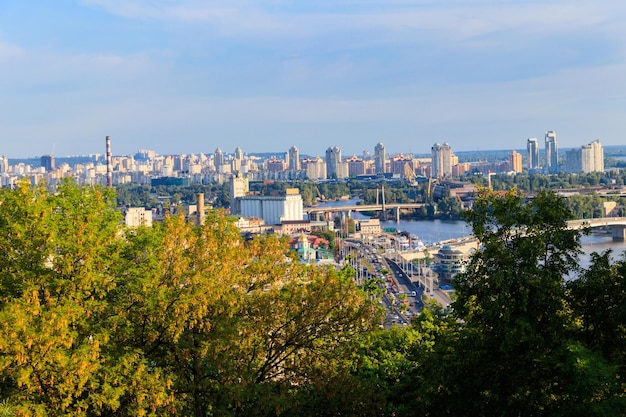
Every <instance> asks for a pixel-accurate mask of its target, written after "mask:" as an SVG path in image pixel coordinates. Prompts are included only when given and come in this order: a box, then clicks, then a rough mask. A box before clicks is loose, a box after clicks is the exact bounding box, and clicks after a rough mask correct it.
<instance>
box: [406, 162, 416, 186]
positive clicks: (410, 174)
mask: <svg viewBox="0 0 626 417" xmlns="http://www.w3.org/2000/svg"><path fill="white" fill-rule="evenodd" d="M415 177H416V175H415V171H413V168H411V166H410V165H409V163H408V162H405V163H404V179H405V180H406V181H407V182H408V183H409V185H415V184H416V181H415Z"/></svg>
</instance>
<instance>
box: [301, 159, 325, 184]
mask: <svg viewBox="0 0 626 417" xmlns="http://www.w3.org/2000/svg"><path fill="white" fill-rule="evenodd" d="M302 169H304V170H305V171H306V177H307V178H308V179H311V180H319V179H325V178H326V162H324V160H323V159H322V158H320V157H319V156H318V157H315V158H314V159H308V158H307V159H305V160H303V161H302Z"/></svg>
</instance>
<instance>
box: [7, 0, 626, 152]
mask: <svg viewBox="0 0 626 417" xmlns="http://www.w3.org/2000/svg"><path fill="white" fill-rule="evenodd" d="M624 23H626V5H621V4H619V3H617V4H616V3H614V2H609V1H598V2H594V3H592V4H588V3H585V2H566V1H564V0H562V1H553V2H549V3H547V2H545V3H544V4H539V3H533V4H526V3H521V2H514V1H511V2H505V3H502V2H495V1H491V0H487V1H480V2H476V1H475V2H459V1H453V2H445V4H440V3H439V2H425V1H417V0H415V1H411V0H397V1H395V0H394V1H390V2H389V1H386V2H382V1H376V0H374V1H358V0H357V1H350V2H346V1H339V2H311V1H302V2H297V3H290V2H268V1H261V2H255V3H250V2H244V1H234V2H230V3H228V5H227V6H217V5H216V4H215V3H211V2H203V1H197V0H180V1H176V2H174V1H171V0H153V1H147V0H127V1H119V0H80V1H69V0H68V1H61V2H54V3H41V4H37V5H36V7H35V5H34V4H33V3H31V2H6V3H4V4H3V5H2V6H1V7H0V27H2V30H1V31H0V65H2V68H3V77H2V79H1V80H0V86H1V88H2V90H3V100H0V114H1V116H0V143H1V144H2V145H1V146H0V155H7V156H9V157H13V158H27V157H33V156H38V155H46V154H55V155H85V154H89V153H100V152H101V145H100V144H101V141H102V138H103V137H104V136H107V135H110V136H111V137H112V139H113V141H114V142H113V149H112V151H113V153H114V154H121V155H123V154H131V153H134V152H135V151H136V150H138V149H154V150H155V151H156V152H158V153H159V154H182V153H194V152H212V151H213V150H214V149H215V148H216V147H217V146H223V147H224V146H225V144H229V145H228V147H229V150H228V152H231V149H230V148H235V147H236V146H240V147H241V148H242V149H244V151H245V152H250V153H254V152H263V151H267V150H269V151H272V152H273V151H278V150H287V149H289V148H290V147H291V146H293V145H297V147H298V149H299V152H300V153H301V154H308V155H323V152H324V150H325V149H326V148H328V147H329V146H334V145H335V144H338V146H339V147H340V148H341V149H342V151H343V154H344V155H345V156H348V155H354V154H356V155H359V154H362V152H363V150H365V149H370V150H372V149H373V148H374V146H375V144H376V143H378V142H382V143H384V144H385V147H386V151H387V152H388V153H389V154H394V153H401V152H407V153H414V154H424V153H428V152H429V150H430V148H431V146H432V144H433V143H437V142H438V143H444V142H448V143H450V144H451V146H452V148H453V149H454V150H455V151H459V152H460V151H472V150H499V149H504V148H503V146H502V144H507V145H508V146H510V147H511V148H513V149H523V148H524V145H525V143H526V139H527V138H529V137H542V136H543V135H544V133H545V132H546V131H548V130H554V131H557V132H558V135H559V136H558V138H559V139H558V140H559V147H560V148H570V147H577V146H580V145H581V144H584V143H590V142H592V141H593V140H596V139H599V140H601V141H602V143H603V145H604V146H615V145H622V144H625V143H626V141H625V140H624V137H623V127H622V126H621V120H623V118H624V116H626V100H625V99H624V97H626V79H625V78H624V77H623V74H624V73H626V54H625V53H624V52H626V51H625V48H624V45H626V42H624V41H625V40H626V33H625V32H624V31H623V29H622V28H623V26H624ZM364 144H367V145H366V146H364ZM511 144H515V145H514V146H511Z"/></svg>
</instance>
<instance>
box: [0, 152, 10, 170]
mask: <svg viewBox="0 0 626 417" xmlns="http://www.w3.org/2000/svg"><path fill="white" fill-rule="evenodd" d="M7 172H9V158H7V157H6V156H4V155H2V156H0V174H4V173H7Z"/></svg>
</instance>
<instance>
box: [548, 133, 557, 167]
mask: <svg viewBox="0 0 626 417" xmlns="http://www.w3.org/2000/svg"><path fill="white" fill-rule="evenodd" d="M546 170H547V171H548V173H549V174H558V173H559V147H558V144H557V142H556V132H555V131H554V130H548V131H547V132H546Z"/></svg>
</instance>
